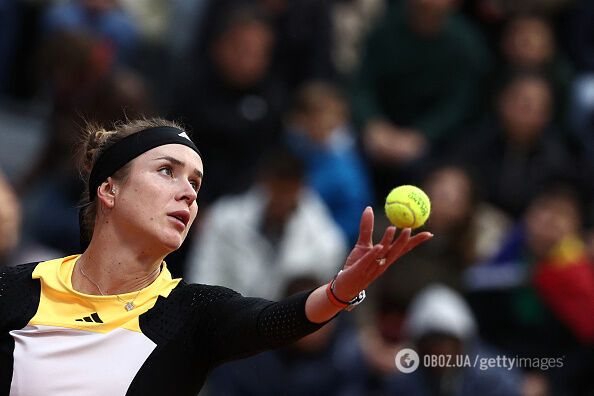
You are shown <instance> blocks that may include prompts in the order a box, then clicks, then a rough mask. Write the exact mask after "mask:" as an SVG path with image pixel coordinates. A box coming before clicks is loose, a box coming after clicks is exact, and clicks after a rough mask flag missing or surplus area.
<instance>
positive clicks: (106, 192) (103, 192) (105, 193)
mask: <svg viewBox="0 0 594 396" xmlns="http://www.w3.org/2000/svg"><path fill="white" fill-rule="evenodd" d="M116 194H117V188H116V186H115V184H114V182H113V179H112V178H111V177H108V178H107V181H105V182H103V183H101V185H100V186H99V187H98V188H97V198H98V199H99V202H101V203H102V204H103V205H104V206H105V207H106V208H109V209H111V208H113V206H114V204H115V196H116Z"/></svg>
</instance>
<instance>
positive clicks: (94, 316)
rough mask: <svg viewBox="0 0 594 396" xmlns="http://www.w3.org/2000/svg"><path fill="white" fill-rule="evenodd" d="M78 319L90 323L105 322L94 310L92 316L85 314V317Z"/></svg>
mask: <svg viewBox="0 0 594 396" xmlns="http://www.w3.org/2000/svg"><path fill="white" fill-rule="evenodd" d="M76 321H77V322H89V323H103V321H102V320H101V318H100V317H99V314H98V313H97V312H93V313H92V314H91V316H85V317H84V318H80V319H76Z"/></svg>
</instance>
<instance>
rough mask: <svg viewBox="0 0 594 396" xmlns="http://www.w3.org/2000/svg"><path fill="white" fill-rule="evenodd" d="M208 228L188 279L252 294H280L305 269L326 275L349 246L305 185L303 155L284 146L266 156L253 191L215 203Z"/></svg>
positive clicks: (205, 225) (201, 235) (192, 259)
mask: <svg viewBox="0 0 594 396" xmlns="http://www.w3.org/2000/svg"><path fill="white" fill-rule="evenodd" d="M201 227H203V228H202V231H203V232H199V233H198V238H197V240H196V243H195V244H194V245H193V247H192V248H191V249H190V252H189V254H188V256H189V257H188V260H187V263H186V267H187V268H188V269H187V274H186V275H187V276H186V278H187V279H188V280H189V281H191V282H197V283H205V284H209V285H220V286H225V287H228V288H231V289H233V290H236V291H238V292H240V293H241V294H243V295H246V296H260V297H264V298H268V299H271V300H273V299H278V298H280V297H281V293H282V290H283V289H284V288H285V287H286V283H287V281H288V280H289V279H292V278H294V277H295V276H298V275H302V274H309V273H313V274H315V275H316V279H317V280H318V282H322V281H323V280H324V279H327V278H328V277H331V276H332V274H334V273H335V272H336V271H338V269H339V267H340V266H341V263H342V261H343V259H344V257H345V255H346V253H347V252H346V246H347V245H346V243H345V242H346V241H345V238H344V235H343V233H342V232H341V230H340V229H339V228H338V226H337V225H336V223H335V222H334V221H333V220H332V217H331V216H330V213H329V212H328V210H327V208H326V206H325V205H324V203H323V201H322V200H321V199H320V197H319V196H318V194H317V193H316V192H314V191H312V190H311V189H310V188H308V187H307V186H306V181H305V169H304V165H303V162H302V161H301V160H300V159H299V158H298V157H296V156H295V155H294V154H291V153H290V152H288V151H287V150H285V149H282V148H279V149H276V148H275V149H274V150H272V151H271V152H270V153H269V154H267V155H266V158H265V159H264V160H263V161H262V163H261V165H260V166H259V176H258V178H257V181H256V183H254V185H253V186H252V187H251V188H250V189H249V190H248V191H247V192H245V193H243V194H240V195H236V196H226V197H222V198H220V199H219V200H218V201H216V202H215V203H213V204H212V206H211V207H210V209H209V211H208V212H207V214H206V216H205V218H204V219H203V221H202V225H201ZM230 246H233V248H232V249H230V248H229V247H230ZM262 279H268V280H269V282H265V283H263V282H262Z"/></svg>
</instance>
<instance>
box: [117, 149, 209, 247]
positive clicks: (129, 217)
mask: <svg viewBox="0 0 594 396" xmlns="http://www.w3.org/2000/svg"><path fill="white" fill-rule="evenodd" d="M202 175H203V165H202V159H201V158H200V156H199V155H198V154H197V153H196V152H195V151H194V150H192V149H190V148H189V147H186V146H183V145H180V144H167V145H164V146H160V147H156V148H154V149H152V150H149V151H147V152H146V153H144V154H142V155H140V156H139V157H137V158H135V159H134V160H133V161H132V163H131V168H130V172H129V174H128V177H127V178H126V180H125V181H124V182H122V183H120V184H119V185H118V184H117V183H116V184H115V189H116V193H115V200H114V206H113V208H112V210H111V212H112V213H111V216H110V218H111V219H112V221H114V222H115V223H116V224H115V225H116V227H117V229H118V230H119V231H121V232H120V233H119V236H120V237H121V238H123V239H124V241H125V242H128V243H131V244H136V245H137V244H139V243H140V244H141V245H142V246H143V251H146V253H147V254H151V253H154V254H163V253H164V254H168V253H170V252H172V251H174V250H176V249H178V248H179V247H180V246H181V244H182V242H183V241H184V239H185V238H186V236H187V234H188V230H189V229H190V226H191V225H192V222H193V221H194V219H195V218H196V214H197V213H198V205H197V203H196V198H197V193H198V190H199V189H200V185H201V183H202Z"/></svg>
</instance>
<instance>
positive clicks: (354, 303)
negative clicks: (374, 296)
mask: <svg viewBox="0 0 594 396" xmlns="http://www.w3.org/2000/svg"><path fill="white" fill-rule="evenodd" d="M341 272H342V270H340V271H338V274H336V275H335V276H334V278H332V281H331V282H330V293H332V296H333V297H334V298H335V299H336V301H338V302H339V303H341V304H346V305H347V307H346V308H345V310H347V311H351V310H352V309H353V308H355V307H356V306H357V305H359V304H361V303H362V302H363V300H365V297H366V295H365V290H361V291H360V292H359V294H358V295H357V297H355V298H353V299H352V300H350V301H343V300H341V299H340V298H338V297H336V293H334V282H335V281H336V278H337V277H338V275H340V273H341Z"/></svg>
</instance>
